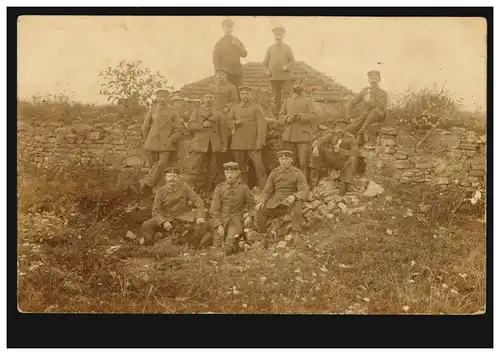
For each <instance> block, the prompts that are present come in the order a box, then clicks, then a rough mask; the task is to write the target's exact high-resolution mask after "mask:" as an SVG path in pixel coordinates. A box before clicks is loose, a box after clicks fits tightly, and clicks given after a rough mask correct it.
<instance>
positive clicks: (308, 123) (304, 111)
mask: <svg viewBox="0 0 500 355" xmlns="http://www.w3.org/2000/svg"><path fill="white" fill-rule="evenodd" d="M280 116H282V117H283V116H284V119H282V120H281V122H284V124H285V131H284V132H283V136H282V139H283V148H284V149H288V150H291V151H292V152H293V155H294V160H295V163H296V164H297V163H298V164H297V165H298V166H299V167H300V170H302V173H303V174H304V176H305V177H306V179H309V155H310V151H311V143H312V141H313V139H314V136H315V135H316V132H317V130H318V125H317V123H316V119H317V114H316V109H315V105H314V101H313V99H312V98H311V97H309V96H305V95H304V86H303V83H302V81H301V80H300V79H295V80H294V83H293V95H292V97H290V98H288V99H286V100H285V102H284V103H283V106H282V107H281V112H280Z"/></svg>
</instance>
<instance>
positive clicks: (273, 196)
mask: <svg viewBox="0 0 500 355" xmlns="http://www.w3.org/2000/svg"><path fill="white" fill-rule="evenodd" d="M277 155H278V160H279V164H280V166H279V167H278V168H276V169H274V170H273V171H271V174H269V177H268V178H267V182H266V187H265V188H264V191H263V192H262V195H261V197H260V202H259V203H258V204H257V205H256V206H255V209H256V210H257V212H258V215H257V224H258V227H259V232H260V233H261V234H262V237H263V239H264V245H266V244H267V240H268V235H267V221H268V220H269V219H270V218H272V217H277V216H280V215H283V214H285V213H290V217H291V224H292V234H293V243H294V244H295V245H298V246H301V245H303V242H302V240H301V238H300V234H299V226H300V220H301V219H302V202H303V201H306V200H307V198H308V196H309V187H308V186H307V181H306V178H305V176H304V174H303V173H302V171H300V169H297V168H295V167H293V166H292V161H293V152H292V151H290V150H282V151H280V152H278V154H277Z"/></svg>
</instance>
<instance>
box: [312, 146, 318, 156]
mask: <svg viewBox="0 0 500 355" xmlns="http://www.w3.org/2000/svg"><path fill="white" fill-rule="evenodd" d="M312 155H313V157H319V148H318V147H313V151H312Z"/></svg>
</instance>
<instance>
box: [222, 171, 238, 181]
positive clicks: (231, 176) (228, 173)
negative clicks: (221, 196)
mask: <svg viewBox="0 0 500 355" xmlns="http://www.w3.org/2000/svg"><path fill="white" fill-rule="evenodd" d="M224 175H225V176H226V180H227V181H234V180H235V179H236V178H237V177H238V176H239V175H240V171H239V170H224Z"/></svg>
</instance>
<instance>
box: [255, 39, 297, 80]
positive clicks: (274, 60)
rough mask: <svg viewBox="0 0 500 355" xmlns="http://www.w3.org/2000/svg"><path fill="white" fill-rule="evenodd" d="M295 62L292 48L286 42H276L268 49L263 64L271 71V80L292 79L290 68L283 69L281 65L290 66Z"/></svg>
mask: <svg viewBox="0 0 500 355" xmlns="http://www.w3.org/2000/svg"><path fill="white" fill-rule="evenodd" d="M294 62H295V57H294V56H293V51H292V48H290V46H289V45H288V44H286V43H280V44H277V43H275V44H273V45H272V46H270V47H269V48H268V49H267V51H266V55H265V57H264V61H263V63H262V64H264V66H265V67H266V68H268V69H269V70H270V71H271V78H270V79H271V80H290V79H292V72H291V70H290V68H289V70H288V71H282V70H281V67H282V66H283V65H287V66H290V65H292V64H293V63H294Z"/></svg>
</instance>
